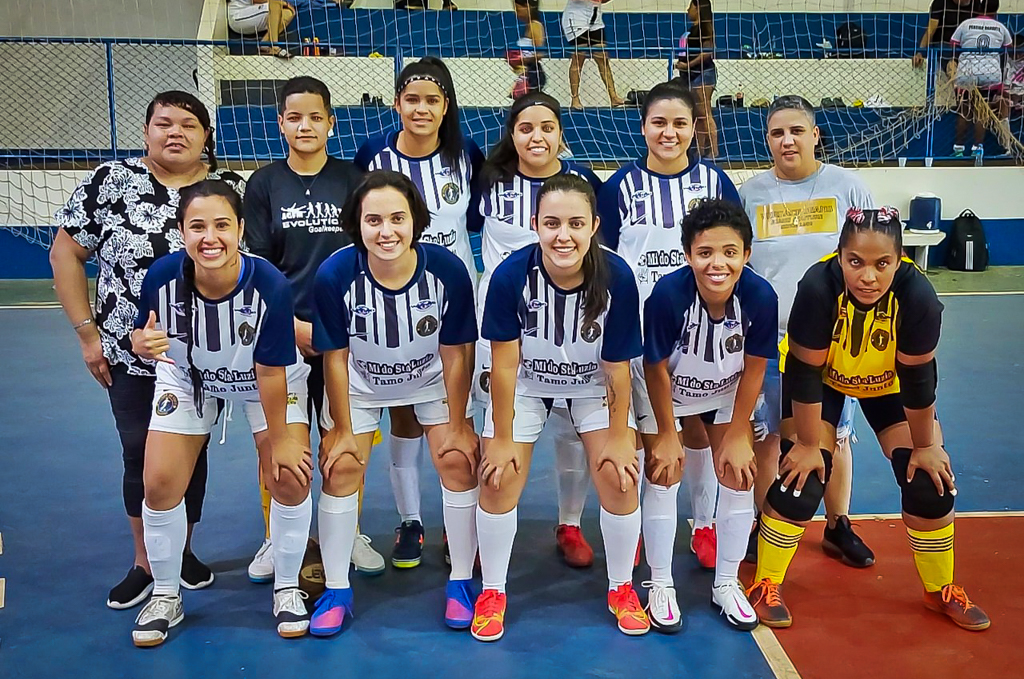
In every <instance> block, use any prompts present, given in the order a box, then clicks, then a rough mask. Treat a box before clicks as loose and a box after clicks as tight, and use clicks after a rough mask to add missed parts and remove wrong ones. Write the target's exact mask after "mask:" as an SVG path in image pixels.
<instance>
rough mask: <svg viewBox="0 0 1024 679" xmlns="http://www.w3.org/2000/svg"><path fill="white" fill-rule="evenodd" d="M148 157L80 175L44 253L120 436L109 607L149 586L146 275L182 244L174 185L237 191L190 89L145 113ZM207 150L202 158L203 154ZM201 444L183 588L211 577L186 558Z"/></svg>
mask: <svg viewBox="0 0 1024 679" xmlns="http://www.w3.org/2000/svg"><path fill="white" fill-rule="evenodd" d="M143 140H144V144H145V149H146V150H145V155H143V156H142V157H141V158H127V159H125V160H114V161H110V162H106V163H103V164H102V165H100V166H99V167H97V168H96V169H95V170H93V171H92V172H91V173H89V175H88V176H87V177H86V178H85V179H83V180H82V182H81V184H79V185H78V188H77V189H75V192H74V193H72V194H71V197H70V198H68V202H67V203H66V204H65V205H64V207H63V208H62V209H61V210H60V211H59V212H58V213H57V214H56V216H55V221H56V225H57V226H58V227H59V230H58V231H57V235H56V237H55V238H54V242H53V248H52V249H51V250H50V264H51V265H52V266H53V281H54V284H55V287H56V289H57V297H58V299H60V303H61V306H63V307H64V313H65V314H67V317H68V320H70V321H71V324H72V327H73V328H74V329H75V333H76V334H77V335H78V342H79V345H80V346H81V350H82V358H83V359H84V360H85V364H86V366H87V367H88V368H89V372H90V373H91V374H92V376H93V378H95V379H96V381H97V382H99V383H100V386H102V387H103V388H104V389H106V391H107V396H108V398H109V399H110V410H111V412H112V413H113V415H114V423H115V425H116V426H117V433H118V436H119V437H120V440H121V456H122V460H123V463H124V477H123V482H122V496H123V499H124V507H125V511H126V513H127V514H128V519H129V522H130V523H131V530H132V538H133V541H134V544H135V563H134V565H133V566H132V569H131V570H130V571H128V575H127V576H125V578H124V579H123V580H122V581H121V582H120V583H119V584H118V585H117V586H115V587H114V588H113V589H111V590H110V595H109V596H108V598H107V606H109V607H111V608H117V609H125V608H131V607H132V606H135V605H137V604H139V603H141V602H142V600H143V599H145V598H146V596H147V595H148V594H149V592H150V591H151V590H152V589H153V577H152V575H150V568H149V560H148V559H147V557H146V545H145V542H144V541H143V530H142V500H143V461H144V459H145V452H146V435H147V431H148V429H149V419H150V414H151V412H152V409H153V396H154V390H155V385H156V372H155V369H154V363H153V362H152V361H146V360H143V359H141V358H139V357H138V356H136V355H135V354H134V353H132V342H131V332H132V329H133V327H134V323H135V320H134V319H135V318H136V316H137V315H138V312H139V297H140V295H141V293H142V279H143V278H145V276H146V272H147V271H148V270H149V267H150V266H151V265H152V264H153V262H154V261H156V260H157V259H158V258H160V257H162V256H163V255H166V254H168V253H170V252H173V251H176V250H180V249H181V248H182V247H183V245H182V239H181V232H180V231H179V230H178V225H177V223H176V222H175V208H176V206H177V204H178V189H180V188H182V187H184V186H188V185H189V184H193V183H195V182H197V181H199V180H201V179H206V178H209V179H222V180H224V181H226V182H228V183H229V184H230V185H231V186H232V187H233V188H234V189H235V190H236V191H238V193H240V194H241V193H242V192H243V191H244V187H245V182H244V180H243V179H242V178H241V177H240V176H238V175H237V174H235V173H234V172H231V171H229V170H218V169H217V157H216V155H215V154H214V149H215V148H216V144H215V142H214V139H213V128H211V127H210V114H209V113H208V112H207V110H206V107H205V106H203V104H202V102H200V101H199V100H198V99H196V98H195V97H194V96H192V95H191V94H188V93H187V92H178V91H170V92H162V93H160V94H158V95H156V97H154V98H153V101H151V102H150V104H149V107H148V108H147V109H146V120H145V127H144V129H143ZM204 151H205V152H206V154H207V158H208V162H204V161H203V158H202V155H203V152H204ZM93 255H95V256H96V257H97V259H98V260H99V277H98V278H97V282H96V304H95V310H96V315H95V317H94V316H93V305H92V304H90V302H89V286H88V283H87V281H86V277H85V263H86V261H87V260H89V258H90V257H92V256H93ZM206 472H207V465H206V448H205V446H204V448H203V452H202V454H201V455H200V456H199V459H198V461H197V462H196V466H195V470H194V471H193V473H192V480H191V481H190V482H189V486H188V489H187V490H186V491H185V512H186V515H187V517H188V523H189V530H188V535H189V541H188V542H187V543H186V545H185V558H184V561H183V562H182V568H181V580H182V584H184V586H185V587H187V588H188V589H199V588H202V587H206V586H207V585H209V584H210V583H212V582H213V577H214V576H213V572H212V571H211V570H210V569H209V568H208V567H207V566H206V565H205V564H203V563H202V562H200V561H199V559H197V558H196V556H195V555H194V554H192V549H191V536H192V528H193V526H194V525H195V524H196V523H197V522H198V521H199V519H200V516H201V514H202V508H203V497H204V495H205V494H206Z"/></svg>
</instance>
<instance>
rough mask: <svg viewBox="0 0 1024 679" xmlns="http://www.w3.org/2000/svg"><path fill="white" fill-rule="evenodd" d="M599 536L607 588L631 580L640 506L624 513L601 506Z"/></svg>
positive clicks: (637, 538)
mask: <svg viewBox="0 0 1024 679" xmlns="http://www.w3.org/2000/svg"><path fill="white" fill-rule="evenodd" d="M601 537H602V538H604V554H605V562H606V563H607V565H608V589H615V588H616V587H618V586H620V585H622V584H623V583H626V582H632V581H633V558H634V557H635V556H636V543H637V540H639V539H640V508H639V507H637V508H636V509H635V510H634V511H633V512H631V513H629V514H625V515H621V516H620V515H618V514H612V513H610V512H608V511H607V510H605V508H604V507H601Z"/></svg>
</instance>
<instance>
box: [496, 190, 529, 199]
mask: <svg viewBox="0 0 1024 679" xmlns="http://www.w3.org/2000/svg"><path fill="white" fill-rule="evenodd" d="M498 197H499V198H501V199H502V200H516V199H519V198H522V197H523V192H522V191H516V190H515V189H509V190H508V191H502V192H501V193H499V194H498Z"/></svg>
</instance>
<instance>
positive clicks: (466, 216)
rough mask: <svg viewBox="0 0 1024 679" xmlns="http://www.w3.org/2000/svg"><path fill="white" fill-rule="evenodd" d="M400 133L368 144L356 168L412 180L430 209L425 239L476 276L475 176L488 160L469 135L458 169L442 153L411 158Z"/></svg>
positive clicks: (477, 210) (476, 201)
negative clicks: (472, 243)
mask: <svg viewBox="0 0 1024 679" xmlns="http://www.w3.org/2000/svg"><path fill="white" fill-rule="evenodd" d="M398 134H399V133H398V132H397V131H394V132H391V133H389V134H382V135H379V136H376V137H372V138H370V139H369V140H367V141H366V142H365V143H364V144H363V145H362V146H361V147H360V148H359V151H358V152H357V153H356V157H355V163H356V165H357V166H358V167H359V168H361V169H362V170H363V171H366V172H370V171H372V170H393V171H394V172H400V173H402V174H404V175H405V176H406V177H408V178H409V179H411V180H412V183H413V184H415V185H416V188H418V189H419V190H420V195H422V196H423V200H424V201H426V203H427V209H428V210H430V226H429V227H427V229H426V231H424V232H423V235H422V236H421V241H422V242H423V243H434V244H435V245H441V246H443V247H445V248H447V249H448V250H450V251H452V252H454V253H455V254H456V255H458V256H459V259H461V260H462V261H463V263H464V264H465V265H466V270H467V271H469V272H473V273H475V272H476V263H475V262H474V261H473V251H472V249H471V248H470V245H469V231H479V230H480V224H479V222H480V211H479V209H478V205H479V202H480V195H479V193H478V191H477V188H476V178H477V175H478V174H479V171H480V166H481V165H482V164H483V161H484V156H483V153H481V151H480V148H479V147H478V146H477V145H476V143H475V142H474V141H473V140H472V139H470V138H468V137H466V138H464V140H463V144H464V146H463V152H462V159H461V160H460V161H459V164H458V166H455V167H453V166H451V165H450V164H449V163H447V162H446V161H445V160H444V159H443V158H442V157H441V153H440V151H435V152H434V153H432V154H430V155H429V156H426V157H424V158H411V157H409V156H407V155H405V154H403V153H402V152H400V151H399V150H398V147H397V143H398ZM473 279H474V280H475V276H474V277H473Z"/></svg>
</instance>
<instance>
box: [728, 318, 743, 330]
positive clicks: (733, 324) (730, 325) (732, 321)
mask: <svg viewBox="0 0 1024 679" xmlns="http://www.w3.org/2000/svg"><path fill="white" fill-rule="evenodd" d="M724 325H725V329H726V330H733V329H735V328H738V327H739V325H740V322H739V321H737V320H735V319H732V318H730V319H728V320H727V321H726V322H725V323H724Z"/></svg>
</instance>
